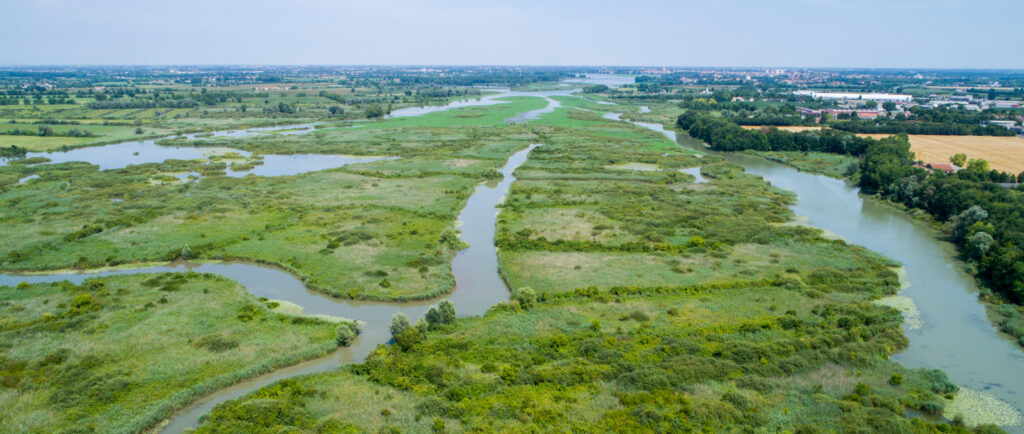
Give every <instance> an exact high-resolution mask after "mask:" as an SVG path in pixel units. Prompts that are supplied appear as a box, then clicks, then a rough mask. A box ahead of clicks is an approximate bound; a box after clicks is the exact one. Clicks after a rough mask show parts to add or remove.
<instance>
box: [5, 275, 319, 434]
mask: <svg viewBox="0 0 1024 434" xmlns="http://www.w3.org/2000/svg"><path fill="white" fill-rule="evenodd" d="M0 312H3V315H2V317H0V376H2V380H3V387H2V388H0V431H4V432H71V431H75V432H80V431H111V430H116V431H121V432H133V431H135V432H137V431H141V430H142V429H144V428H148V427H150V426H151V425H153V424H154V423H156V422H158V421H159V420H161V419H162V418H164V417H166V416H168V415H169V414H170V412H171V411H172V410H174V409H175V408H180V407H182V406H184V405H185V404H188V403H190V402H192V401H193V400H195V399H197V398H199V397H201V396H203V395H206V394H208V393H210V392H213V391H214V390H217V389H219V388H222V387H226V386H228V385H230V384H232V383H235V382H237V381H239V380H242V379H244V378H248V377H252V376H255V375H258V374H261V373H264V372H268V371H270V370H273V369H275V368H277V367H281V366H286V365H290V364H293V363H296V362H298V361H301V360H304V359H308V358H312V357H315V356H318V355H322V354H324V353H326V352H328V351H330V350H332V349H333V348H335V347H336V346H337V342H336V341H335V331H334V330H335V327H336V326H335V324H332V323H328V322H325V321H323V320H319V319H311V318H302V317H292V316H284V315H279V314H276V313H273V312H271V311H270V310H268V308H267V306H266V305H265V304H264V303H262V302H260V301H258V300H256V299H255V298H254V297H252V296H251V295H250V294H249V293H247V292H246V291H245V289H244V288H242V287H240V286H239V285H238V284H236V283H234V282H232V281H229V280H227V279H224V278H220V277H216V276H211V275H195V274H193V275H185V274H162V275H137V276H125V277H109V278H98V279H91V280H88V281H86V282H85V284H83V285H81V286H76V285H74V284H70V283H67V282H64V283H56V284H36V285H19V286H18V287H17V288H13V287H0Z"/></svg>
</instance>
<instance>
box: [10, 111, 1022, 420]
mask: <svg viewBox="0 0 1024 434" xmlns="http://www.w3.org/2000/svg"><path fill="white" fill-rule="evenodd" d="M568 93H569V91H552V92H529V93H527V92H514V93H509V92H503V93H501V94H498V95H493V96H491V95H489V96H486V97H483V98H481V99H480V100H478V101H475V102H471V103H465V102H457V103H452V104H449V105H448V106H443V107H432V108H414V109H403V110H406V111H404V112H403V111H402V110H397V111H396V112H394V113H392V115H391V116H393V117H400V116H416V115H421V114H425V113H429V112H433V111H438V110H444V109H450V108H457V107H464V106H467V105H486V104H497V103H501V101H497V100H496V99H495V98H497V97H504V96H514V95H516V94H522V95H530V96H541V97H545V98H546V99H548V102H549V104H548V107H546V108H545V109H541V110H535V111H533V112H530V113H521V114H520V115H517V116H516V117H515V118H512V119H510V120H509V121H512V122H521V121H526V120H529V119H534V118H536V116H539V115H540V114H543V113H546V112H550V111H552V110H554V109H555V108H556V107H557V105H555V104H557V101H555V100H553V99H551V98H549V97H550V96H554V95H564V94H568ZM609 119H613V120H620V119H619V117H618V116H611V117H609ZM633 123H634V124H636V125H638V126H641V127H644V128H648V129H651V130H655V131H659V132H661V133H663V134H665V135H666V136H667V137H669V138H670V139H672V140H673V141H676V142H677V143H679V141H678V140H677V138H676V134H675V132H673V131H671V130H665V129H664V127H663V126H662V125H660V124H649V123H642V122H633ZM302 127H303V128H308V126H302ZM278 128H281V129H283V128H295V126H288V127H278ZM265 130H266V129H261V130H259V131H265ZM253 131H256V130H246V132H249V133H251V132H253ZM259 131H258V132H259ZM224 134H227V133H219V134H218V135H224ZM232 134H234V133H232ZM536 146H539V145H531V146H529V147H528V148H526V149H522V150H520V151H518V152H516V153H515V154H513V155H512V156H511V157H510V158H509V159H508V161H507V163H506V164H505V166H504V167H503V168H502V169H501V173H502V174H503V175H504V176H503V178H502V180H501V181H500V182H497V183H496V184H495V183H491V184H483V185H480V186H478V187H477V188H476V191H475V192H474V194H473V195H471V196H470V198H469V199H468V200H467V203H466V206H465V208H464V209H463V211H462V212H461V214H460V216H459V222H460V230H461V235H460V236H461V238H462V239H463V241H465V242H467V243H468V244H469V245H470V247H469V248H467V249H465V250H463V251H461V252H459V253H458V254H457V255H456V257H455V259H454V260H453V262H452V272H453V274H454V275H455V281H456V286H455V290H454V292H452V293H451V294H449V295H448V296H447V298H448V299H449V300H451V301H452V302H453V303H454V304H455V306H456V309H457V312H458V314H459V315H460V316H468V315H480V314H483V313H484V312H486V311H487V309H488V308H490V307H491V306H493V305H494V304H496V303H498V302H501V301H504V300H507V299H508V297H509V292H508V289H507V288H506V286H505V284H504V282H503V281H502V279H501V278H500V276H499V275H498V265H497V264H498V263H497V254H496V250H495V247H494V232H495V223H496V218H497V209H496V207H497V206H498V204H499V203H500V202H501V200H502V199H503V197H504V195H505V194H506V192H507V191H508V189H509V186H510V185H511V184H512V182H513V181H514V180H515V177H514V176H513V172H514V171H515V169H516V168H518V167H519V166H520V165H522V164H523V163H524V162H525V161H526V159H527V156H528V155H529V153H530V151H531V150H532V149H533V148H534V147H536ZM682 146H685V144H684V145H682ZM699 151H701V152H706V150H705V149H699ZM717 155H721V156H723V157H724V158H726V159H727V160H729V161H732V162H734V163H737V164H740V165H742V166H743V167H744V168H745V169H746V170H747V172H749V173H752V174H755V175H759V176H762V177H764V178H765V179H766V180H767V181H768V182H770V183H772V184H773V185H775V186H777V187H779V188H783V189H787V190H791V191H793V192H795V193H796V194H797V195H798V199H797V202H796V204H795V205H794V206H793V207H792V208H793V211H794V212H795V213H796V214H797V215H799V216H803V217H805V218H807V219H808V223H809V224H811V225H813V226H816V227H819V228H822V229H825V230H828V231H831V232H833V233H836V234H839V235H840V236H842V237H844V238H845V239H846V240H847V241H849V242H851V243H854V244H859V245H862V246H865V247H867V248H869V249H871V250H874V251H876V252H879V253H881V254H883V255H885V256H887V257H889V258H892V259H895V260H897V261H900V262H902V263H903V265H904V266H905V268H906V273H907V277H908V279H909V281H910V285H911V286H910V287H908V288H906V289H905V290H904V291H903V292H902V295H905V296H907V297H910V298H911V299H913V300H914V302H915V303H916V305H917V308H918V309H919V310H920V313H921V318H922V319H923V321H924V325H923V327H920V328H916V329H913V330H911V329H909V328H907V329H906V330H905V332H906V334H907V336H908V337H909V339H910V346H909V348H908V349H906V350H905V351H903V352H901V353H899V354H897V355H895V356H894V357H893V359H895V360H896V361H898V362H900V363H902V364H904V365H906V366H908V367H927V368H937V369H942V370H944V371H945V372H946V373H948V374H949V377H950V379H951V380H953V381H954V382H956V383H957V384H959V385H961V386H963V387H967V388H970V389H975V390H982V391H986V392H988V393H991V394H993V395H995V396H996V397H998V398H1000V399H1002V400H1003V401H1006V402H1007V403H1009V404H1011V405H1012V406H1013V407H1015V408H1017V409H1021V408H1024V396H1022V395H1021V393H1024V353H1022V352H1021V351H1020V350H1019V349H1018V348H1017V347H1016V346H1015V344H1013V343H1012V342H1010V341H1009V340H1008V339H1005V338H1003V337H1001V336H1000V335H999V334H998V333H997V331H996V329H995V328H994V327H993V326H992V325H991V323H990V322H989V321H988V320H987V319H986V315H985V311H984V307H983V306H982V305H981V304H979V303H978V301H977V295H976V294H977V288H976V286H975V283H974V280H973V279H972V278H971V277H970V276H969V275H967V274H966V273H964V272H963V271H962V270H961V269H960V267H959V266H958V265H957V264H958V263H957V261H956V259H955V251H954V250H953V248H952V246H951V245H950V244H948V243H945V242H942V241H939V240H938V238H937V234H936V233H934V232H932V231H931V230H930V229H928V228H926V227H924V226H923V225H920V224H918V223H916V222H914V221H913V220H912V219H911V218H910V217H908V216H907V215H906V214H905V213H903V212H901V211H898V210H896V209H894V208H889V207H886V206H884V205H881V204H879V203H877V202H876V201H873V200H870V199H865V198H862V197H861V196H859V195H858V192H857V189H856V188H854V187H851V186H849V185H847V184H845V183H844V182H843V181H840V180H835V179H831V178H827V177H825V176H822V175H813V174H808V173H802V172H799V171H797V170H796V169H793V168H790V167H788V166H784V165H782V164H778V163H774V162H770V161H767V160H764V159H761V158H758V157H754V156H748V155H736V154H717ZM192 158H197V157H192ZM689 173H691V174H694V173H693V172H692V171H691V172H689ZM695 175H696V176H697V177H698V179H699V180H701V181H706V180H704V179H703V178H702V177H700V176H699V172H698V173H696V174H695ZM712 182H713V181H712ZM183 271H195V272H201V273H213V274H218V275H221V276H224V277H227V278H230V279H234V280H236V281H238V282H239V283H240V284H241V285H243V286H245V288H246V289H248V291H249V292H251V293H252V294H253V295H255V296H257V297H267V298H269V299H274V300H284V301H288V302H291V303H294V304H297V305H299V306H302V307H303V308H304V310H305V312H306V313H309V314H328V315H333V316H340V317H346V318H352V319H358V320H361V321H364V322H365V323H366V325H365V327H364V328H363V331H362V333H361V334H360V335H359V336H358V338H357V339H356V340H355V341H354V342H353V343H352V345H351V346H349V347H344V348H339V349H338V350H336V351H334V352H332V353H330V354H328V355H327V356H325V357H321V358H318V359H314V360H310V361H307V362H303V363H300V364H297V365H293V366H289V367H285V368H281V369H278V370H275V371H273V372H270V373H268V374H265V375H262V376H259V377H256V378H252V379H249V380H246V381H243V382H241V383H238V384H236V385H234V386H231V387H228V388H225V389H222V390H219V391H217V392H216V393H214V394H212V395H209V396H206V397H204V398H202V399H200V400H198V401H197V402H194V403H193V404H191V405H190V406H188V407H186V408H184V409H182V410H180V411H178V412H176V413H175V414H174V415H173V416H172V417H171V418H170V423H169V424H168V425H166V426H165V427H164V428H163V429H164V432H171V433H176V432H181V431H183V430H185V429H187V428H189V427H193V426H195V425H196V424H197V423H198V421H199V419H200V417H202V416H203V415H205V414H207V413H209V411H210V410H211V409H212V408H213V407H214V406H215V405H216V404H218V403H221V402H224V401H227V400H230V399H235V398H238V397H241V396H242V395H245V394H247V393H249V392H251V391H254V390H256V389H258V388H260V387H262V386H265V385H267V384H270V383H273V382H275V381H278V380H280V379H283V378H288V377H292V376H296V375H302V374H309V373H316V372H327V371H331V370H334V369H337V368H338V367H339V366H341V365H343V364H346V363H351V362H359V361H361V360H363V359H365V357H366V356H367V355H368V354H369V353H370V351H372V350H373V349H374V348H376V346H377V345H378V344H380V343H385V342H387V341H388V339H389V338H390V336H389V334H388V324H389V323H390V319H391V316H392V315H394V314H395V313H398V312H403V313H405V314H407V315H408V316H409V317H410V318H412V319H413V320H415V319H416V318H419V317H422V316H423V314H424V313H425V312H426V310H427V309H428V307H429V306H430V305H433V304H435V303H436V302H437V301H439V300H440V299H435V300H426V301H419V302H400V303H390V302H389V303H385V302H361V301H351V300H340V299H336V298H332V297H329V296H326V295H322V294H319V293H315V292H312V291H309V290H308V289H306V287H305V286H304V285H303V284H302V282H301V281H300V280H299V279H298V278H296V277H294V276H292V275H291V274H289V273H287V272H285V271H283V270H280V269H277V268H274V267H268V266H263V265H256V264H250V263H240V262H238V263H207V264H169V265H166V266H156V267H147V268H132V269H120V270H111V271H104V272H99V273H76V274H37V275H11V274H0V285H16V284H17V283H18V282H22V281H25V282H51V281H60V280H70V281H72V282H81V281H83V280H85V279H87V278H90V277H96V276H110V275H120V274H137V273H154V272H183ZM1011 429H1013V430H1015V431H1017V430H1019V428H1016V427H1014V428H1011Z"/></svg>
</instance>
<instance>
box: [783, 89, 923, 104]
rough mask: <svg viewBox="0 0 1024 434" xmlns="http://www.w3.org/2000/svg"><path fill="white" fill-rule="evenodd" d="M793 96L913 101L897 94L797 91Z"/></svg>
mask: <svg viewBox="0 0 1024 434" xmlns="http://www.w3.org/2000/svg"><path fill="white" fill-rule="evenodd" d="M793 94H795V95H801V96H809V97H811V98H814V99H837V100H862V101H876V102H910V100H912V99H914V97H913V96H912V95H903V94H898V93H839V92H815V91H813V90H798V91H796V92H793Z"/></svg>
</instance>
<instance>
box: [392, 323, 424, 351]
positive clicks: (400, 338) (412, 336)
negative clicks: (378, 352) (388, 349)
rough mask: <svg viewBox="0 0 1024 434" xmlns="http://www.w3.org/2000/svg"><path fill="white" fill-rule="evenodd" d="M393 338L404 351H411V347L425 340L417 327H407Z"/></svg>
mask: <svg viewBox="0 0 1024 434" xmlns="http://www.w3.org/2000/svg"><path fill="white" fill-rule="evenodd" d="M393 338H394V339H395V344H396V345H398V348H401V349H402V351H409V349H411V348H412V347H414V346H415V345H416V344H417V343H419V342H420V341H422V340H423V334H421V333H420V332H419V330H416V328H415V327H407V328H406V329H405V330H402V332H401V333H399V334H397V335H394V336H393Z"/></svg>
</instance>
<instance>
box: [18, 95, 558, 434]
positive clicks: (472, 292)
mask: <svg viewBox="0 0 1024 434" xmlns="http://www.w3.org/2000/svg"><path fill="white" fill-rule="evenodd" d="M551 101H553V100H551ZM282 128H284V127H282ZM154 146H159V145H154ZM537 146H539V145H537V144H534V145H530V146H529V147H527V148H526V149H523V150H521V151H518V152H516V153H514V154H513V155H512V156H511V157H509V159H508V161H507V163H506V164H505V166H504V167H503V168H502V169H501V170H500V172H501V173H502V175H503V177H502V179H501V181H499V182H497V183H496V184H493V185H490V184H482V185H480V186H478V187H477V188H476V190H475V191H474V193H473V194H472V195H471V196H470V198H469V199H468V200H467V202H466V206H465V208H464V209H463V210H462V212H461V213H460V214H459V222H460V228H459V229H460V231H461V234H460V238H461V239H462V240H463V241H465V242H466V243H468V244H469V245H470V247H468V248H467V249H464V250H462V251H460V252H459V253H458V254H456V256H455V258H454V259H453V261H452V272H453V274H454V276H455V289H454V291H453V292H452V293H451V294H449V295H448V296H447V297H445V298H447V299H449V300H451V301H452V303H454V304H455V306H456V311H457V312H458V314H459V316H467V315H481V314H483V313H484V312H486V311H487V309H489V308H490V307H491V306H493V305H495V304H497V303H500V302H502V301H506V300H508V297H509V291H508V288H507V287H506V286H505V283H504V281H503V280H502V279H501V276H499V275H498V258H497V251H496V249H495V246H494V232H495V224H496V221H497V206H498V204H499V203H500V202H501V201H502V200H503V199H504V196H505V194H506V193H507V192H508V189H509V186H511V184H512V182H513V181H515V177H514V176H513V172H514V171H515V169H516V168H518V167H519V166H521V165H522V164H523V163H525V162H526V159H527V156H528V155H529V153H530V151H531V150H533V149H534V148H535V147H537ZM86 149H89V148H86ZM189 149H190V148H189ZM267 157H272V156H265V157H264V158H267ZM316 157H317V158H323V157H325V156H322V155H318V156H316ZM267 163H269V162H265V164H264V165H267ZM312 164H314V165H315V163H312ZM303 167H305V168H306V170H305V171H310V170H317V169H312V168H310V167H309V166H303ZM187 271H194V272H198V273H212V274H217V275H220V276H224V277H227V278H229V279H233V280H235V281H237V282H239V283H240V284H241V285H243V286H244V287H245V288H246V289H247V290H248V291H249V292H250V293H252V294H253V295H254V296H257V297H266V298H268V299H273V300H284V301H288V302H291V303H294V304H297V305H299V306H302V307H303V309H304V312H305V313H308V314H327V315H333V316H339V317H344V318H350V319H357V320H360V321H362V322H364V323H365V326H364V327H363V330H362V332H361V333H360V335H359V336H358V337H357V338H356V339H355V340H354V341H353V342H352V344H351V345H350V346H348V347H344V348H339V349H338V350H336V351H334V352H332V353H331V354H328V355H327V356H325V357H322V358H319V359H314V360H309V361H306V362H303V363H299V364H297V365H293V366H289V367H285V368H281V369H278V370H275V371H273V372H270V373H267V374H265V375H262V376H259V377H255V378H252V379H249V380H246V381H243V382H240V383H237V384H235V385H233V386H230V387H227V388H224V389H221V390H219V391H217V392H216V393H214V394H211V395H208V396H206V397H204V398H202V399H200V400H198V401H196V402H194V403H192V404H191V405H189V406H188V407H186V408H184V409H182V410H180V411H178V412H176V413H175V414H174V415H173V417H171V419H170V423H169V424H168V425H167V426H165V427H164V429H163V431H164V432H169V433H177V432H182V431H184V430H185V429H187V428H190V427H194V426H196V425H197V424H198V422H199V419H200V418H201V417H202V416H203V415H205V414H207V413H209V412H210V411H211V410H212V409H213V407H214V406H216V405H217V404H219V403H221V402H224V401H227V400H231V399H236V398H239V397H241V396H243V395H245V394H247V393H249V392H252V391H254V390H256V389H258V388H260V387H263V386H266V385H268V384H271V383H273V382H275V381H278V380H281V379H284V378H289V377H293V376H297V375H304V374H312V373H318V372H328V371H332V370H334V369H337V368H338V367H339V366H341V365H343V364H346V363H352V362H359V361H362V360H364V359H365V358H366V356H367V355H368V354H369V353H370V351H372V350H373V349H374V348H376V347H377V345H378V344H381V343H386V342H388V340H390V334H389V331H388V326H389V325H390V321H391V317H392V316H393V315H394V314H396V313H399V312H402V313H405V314H406V315H408V316H409V317H410V318H412V319H413V321H415V320H416V319H417V318H421V317H423V315H424V314H425V313H426V311H427V309H428V308H429V307H430V306H431V305H433V304H436V303H437V301H439V300H440V298H438V299H435V300H424V301H414V302H367V301H352V300H342V299H337V298H333V297H330V296H327V295H324V294H320V293H317V292H313V291H310V290H308V289H307V288H306V287H305V285H303V283H302V281H300V280H299V279H298V278H296V277H295V276H293V275H291V274H289V273H288V272H286V271H283V270H281V269H278V268H275V267H270V266H265V265H258V264H253V263H245V262H233V263H211V264H188V263H178V264H168V265H165V266H155V267H144V268H127V269H118V270H108V271H102V272H95V273H90V272H83V273H67V274H32V275H21V274H0V285H9V286H13V285H17V284H18V283H20V282H29V283H41V282H57V281H63V280H68V281H71V282H75V283H81V282H82V281H84V280H86V279H88V278H92V277H101V276H116V275H125V274H142V273H163V272H187Z"/></svg>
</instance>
